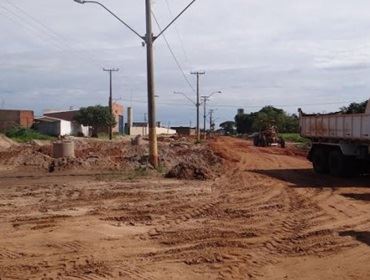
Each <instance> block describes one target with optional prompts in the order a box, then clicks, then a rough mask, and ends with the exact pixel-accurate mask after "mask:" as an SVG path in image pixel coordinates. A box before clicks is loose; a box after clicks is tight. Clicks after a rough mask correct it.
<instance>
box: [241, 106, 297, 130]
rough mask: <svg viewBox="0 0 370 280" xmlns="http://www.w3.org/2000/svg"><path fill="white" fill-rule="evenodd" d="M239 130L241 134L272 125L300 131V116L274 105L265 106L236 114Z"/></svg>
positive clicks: (281, 128)
mask: <svg viewBox="0 0 370 280" xmlns="http://www.w3.org/2000/svg"><path fill="white" fill-rule="evenodd" d="M235 123H236V128H237V132H238V133H240V134H246V133H252V132H257V131H260V130H264V129H266V128H268V127H269V126H271V125H274V126H276V127H277V128H278V130H279V131H280V132H292V133H293V132H298V127H299V125H298V116H297V115H295V114H293V115H289V114H287V113H286V112H285V111H284V110H282V109H278V108H275V107H273V106H265V107H263V108H262V109H261V110H260V111H258V112H256V113H250V114H237V115H236V116H235Z"/></svg>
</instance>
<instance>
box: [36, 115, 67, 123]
mask: <svg viewBox="0 0 370 280" xmlns="http://www.w3.org/2000/svg"><path fill="white" fill-rule="evenodd" d="M35 121H44V122H58V121H65V122H67V121H66V120H62V119H58V118H53V117H48V116H42V117H39V118H35Z"/></svg>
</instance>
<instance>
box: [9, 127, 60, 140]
mask: <svg viewBox="0 0 370 280" xmlns="http://www.w3.org/2000/svg"><path fill="white" fill-rule="evenodd" d="M5 135H6V136H7V137H8V138H11V139H13V140H15V141H17V142H21V143H24V142H29V141H32V140H53V139H55V138H54V137H51V136H49V135H45V134H41V133H39V132H37V131H35V130H33V129H30V128H22V127H13V128H11V129H9V130H8V131H7V132H6V133H5Z"/></svg>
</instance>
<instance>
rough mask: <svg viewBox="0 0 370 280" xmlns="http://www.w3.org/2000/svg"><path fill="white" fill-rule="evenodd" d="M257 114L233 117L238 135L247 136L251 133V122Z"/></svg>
mask: <svg viewBox="0 0 370 280" xmlns="http://www.w3.org/2000/svg"><path fill="white" fill-rule="evenodd" d="M256 116H257V113H251V114H238V115H236V116H235V125H236V130H237V132H238V133H239V134H247V133H251V132H253V122H254V120H255V118H256Z"/></svg>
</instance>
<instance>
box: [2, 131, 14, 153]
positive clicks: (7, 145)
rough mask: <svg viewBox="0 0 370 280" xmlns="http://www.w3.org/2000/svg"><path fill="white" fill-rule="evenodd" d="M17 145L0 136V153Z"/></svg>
mask: <svg viewBox="0 0 370 280" xmlns="http://www.w3.org/2000/svg"><path fill="white" fill-rule="evenodd" d="M16 145H17V143H16V142H14V141H13V140H11V139H9V138H8V137H6V136H5V135H3V134H0V151H4V150H7V149H9V148H10V147H12V146H16Z"/></svg>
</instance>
